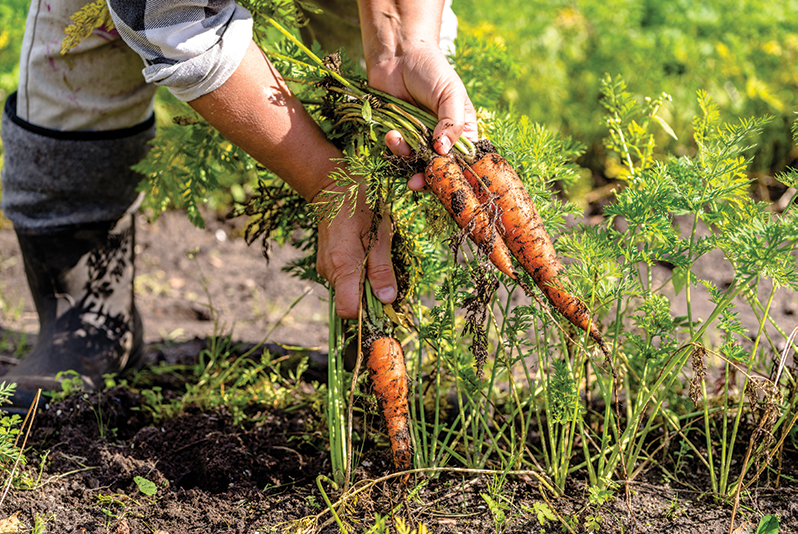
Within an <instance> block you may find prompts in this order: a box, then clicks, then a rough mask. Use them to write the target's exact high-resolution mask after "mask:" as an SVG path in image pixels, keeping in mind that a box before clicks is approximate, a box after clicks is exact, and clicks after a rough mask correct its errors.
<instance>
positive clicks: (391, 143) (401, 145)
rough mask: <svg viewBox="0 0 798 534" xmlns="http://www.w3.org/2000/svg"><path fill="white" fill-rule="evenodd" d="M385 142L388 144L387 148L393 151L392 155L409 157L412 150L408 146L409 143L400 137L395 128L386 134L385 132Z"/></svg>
mask: <svg viewBox="0 0 798 534" xmlns="http://www.w3.org/2000/svg"><path fill="white" fill-rule="evenodd" d="M385 144H386V145H388V149H389V150H390V151H391V152H392V153H393V155H394V156H401V157H403V158H406V157H409V156H410V154H411V153H412V152H413V150H412V149H411V148H410V145H408V144H407V142H406V141H405V140H404V138H403V137H402V134H400V133H399V132H398V131H396V130H391V131H390V132H388V133H387V134H385Z"/></svg>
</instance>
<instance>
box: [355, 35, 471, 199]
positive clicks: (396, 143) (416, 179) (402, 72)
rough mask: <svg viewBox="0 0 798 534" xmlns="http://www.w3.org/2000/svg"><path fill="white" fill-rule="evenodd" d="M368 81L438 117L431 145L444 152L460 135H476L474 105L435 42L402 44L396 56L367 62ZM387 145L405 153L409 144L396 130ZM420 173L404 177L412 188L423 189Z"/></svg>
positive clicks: (399, 152)
mask: <svg viewBox="0 0 798 534" xmlns="http://www.w3.org/2000/svg"><path fill="white" fill-rule="evenodd" d="M368 76H369V83H370V84H371V85H372V86H373V87H375V88H376V89H379V90H381V91H384V92H386V93H389V94H392V95H394V96H396V97H398V98H401V99H403V100H406V101H407V102H410V103H412V104H415V105H417V106H419V107H422V108H426V109H427V110H429V111H431V112H432V113H434V114H435V115H436V116H437V117H438V124H437V126H436V127H435V130H434V132H433V136H432V139H433V148H434V149H435V151H436V152H438V153H439V154H446V153H448V152H449V150H450V149H451V148H452V145H454V143H455V142H456V141H457V139H458V138H459V137H460V136H461V135H464V136H465V137H467V138H468V139H471V140H472V141H476V139H477V119H476V113H475V111H474V106H473V104H472V103H471V99H470V98H469V97H468V92H467V91H466V88H465V86H464V85H463V82H462V80H460V77H459V76H458V75H457V73H456V72H455V71H454V69H453V68H452V66H451V65H450V64H449V62H448V61H447V60H446V56H444V55H443V53H442V52H441V50H440V48H438V46H437V44H428V45H427V44H424V43H422V44H420V45H418V46H414V47H412V48H405V49H403V50H402V54H401V55H398V56H393V57H389V58H387V59H381V60H378V61H375V62H374V63H372V64H369V65H368ZM385 142H386V144H387V145H388V148H389V149H390V150H391V151H392V152H393V153H394V154H396V155H398V156H405V157H406V156H409V155H410V152H411V149H410V146H408V144H407V143H406V142H405V141H404V139H402V136H401V134H400V133H399V132H397V131H391V132H388V134H387V135H386V136H385ZM424 185H425V184H424V177H423V175H422V174H416V175H414V176H412V177H411V178H410V180H409V181H408V187H409V188H410V189H412V190H421V189H424Z"/></svg>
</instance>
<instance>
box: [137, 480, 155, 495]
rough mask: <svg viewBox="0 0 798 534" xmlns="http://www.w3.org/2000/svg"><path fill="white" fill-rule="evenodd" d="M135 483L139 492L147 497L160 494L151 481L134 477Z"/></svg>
mask: <svg viewBox="0 0 798 534" xmlns="http://www.w3.org/2000/svg"><path fill="white" fill-rule="evenodd" d="M133 482H135V483H136V486H137V487H138V488H139V491H140V492H141V493H143V494H144V495H146V496H147V497H152V496H153V495H155V494H156V493H157V492H158V486H156V485H155V483H154V482H152V481H151V480H147V479H146V478H144V477H142V476H135V477H133Z"/></svg>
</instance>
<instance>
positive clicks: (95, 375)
mask: <svg viewBox="0 0 798 534" xmlns="http://www.w3.org/2000/svg"><path fill="white" fill-rule="evenodd" d="M134 231H135V230H134V224H133V215H130V214H128V215H125V216H124V217H123V218H122V219H121V220H120V221H119V222H116V223H113V222H99V223H87V224H81V225H76V226H70V227H67V228H63V229H59V230H58V231H49V232H48V233H24V232H20V231H17V236H18V239H19V244H20V248H21V249H22V257H23V260H24V263H25V273H26V275H27V277H28V284H29V285H30V290H31V293H32V295H33V299H34V302H35V304H36V311H37V312H38V314H39V323H40V331H39V337H38V339H37V341H36V345H35V346H34V348H33V350H32V351H31V353H30V354H28V355H27V356H26V357H25V358H23V359H22V360H21V361H20V363H19V364H18V365H17V366H16V367H15V368H13V369H12V370H11V371H10V372H9V373H8V374H6V375H5V376H3V377H1V378H0V379H1V380H5V381H6V382H15V383H16V384H17V389H16V394H15V395H14V397H13V399H12V401H13V405H12V407H11V408H6V407H4V409H5V410H7V411H10V412H12V413H24V412H25V411H27V409H28V408H29V407H30V405H31V404H32V402H33V400H34V398H35V395H36V392H37V390H38V389H39V388H41V389H42V390H43V391H53V390H56V391H57V390H60V389H61V385H60V380H59V376H58V375H59V373H61V372H63V371H68V370H72V371H75V372H77V373H78V375H79V376H80V378H81V379H82V381H83V387H84V389H86V390H95V389H97V388H100V387H101V386H102V385H103V375H105V374H109V373H117V372H120V371H122V370H123V369H125V368H129V367H133V366H135V365H136V364H137V362H138V360H139V359H140V353H141V347H142V327H141V318H140V317H139V315H138V312H137V311H136V307H135V304H134V301H133V277H134V265H133V253H134V251H133V247H134ZM45 403H46V398H45V397H42V400H41V401H40V406H43V405H44V404H45Z"/></svg>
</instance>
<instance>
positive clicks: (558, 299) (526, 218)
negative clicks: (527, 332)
mask: <svg viewBox="0 0 798 534" xmlns="http://www.w3.org/2000/svg"><path fill="white" fill-rule="evenodd" d="M485 145H486V147H487V148H486V149H485V152H484V153H483V154H482V156H481V157H480V158H479V159H478V160H477V161H476V162H475V163H472V164H471V165H470V166H465V167H464V170H463V174H464V175H465V177H466V180H467V181H468V183H469V184H470V185H471V187H472V189H473V190H474V192H475V195H476V197H477V198H478V199H479V201H480V202H481V203H483V204H485V203H487V202H488V199H489V198H490V197H491V196H493V199H494V200H493V201H494V202H495V204H494V205H495V209H496V210H497V211H498V215H499V220H500V224H499V225H498V226H499V235H500V237H501V238H502V239H503V241H504V243H505V244H506V245H507V248H509V249H510V251H511V252H512V254H513V256H515V258H516V259H517V260H518V263H520V264H521V266H522V267H523V268H524V270H525V271H526V272H528V273H529V274H530V276H532V279H533V280H534V281H535V284H536V285H537V286H538V287H539V288H540V290H541V291H542V292H543V294H544V295H546V297H547V298H548V299H549V301H550V302H551V303H552V305H553V306H554V307H555V308H556V309H557V310H558V311H559V312H560V313H561V314H562V315H563V316H565V317H566V318H567V319H568V320H569V321H571V322H572V323H573V324H574V325H576V326H577V327H579V328H581V329H582V330H585V331H588V332H589V333H590V336H591V337H592V338H593V339H595V340H596V341H598V342H599V343H600V344H601V345H602V347H603V340H602V337H601V334H599V331H598V329H597V328H596V325H595V323H593V322H592V321H591V317H590V312H589V310H588V309H587V306H585V304H584V302H582V301H581V300H580V299H579V298H578V297H577V296H575V295H572V294H571V293H569V292H568V291H566V290H565V289H564V287H563V285H562V283H561V282H560V281H559V280H558V277H560V276H561V273H562V271H563V265H562V263H561V262H560V259H559V258H558V257H557V252H556V251H555V250H554V245H553V244H552V242H551V238H550V237H549V234H548V233H547V232H546V229H545V228H544V227H543V220H542V219H541V218H540V214H539V213H538V210H537V208H535V204H534V203H533V202H532V198H531V197H530V196H529V193H528V192H527V190H526V188H525V187H524V184H523V182H521V179H520V178H519V177H518V174H517V173H516V172H515V169H513V167H512V166H511V165H510V164H509V163H508V162H507V160H505V159H504V158H503V157H502V156H501V155H499V154H498V153H497V152H495V149H494V148H493V146H492V145H489V143H485ZM477 177H479V178H477ZM486 188H487V190H486Z"/></svg>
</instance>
